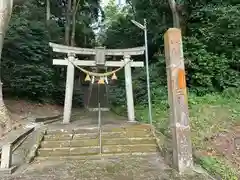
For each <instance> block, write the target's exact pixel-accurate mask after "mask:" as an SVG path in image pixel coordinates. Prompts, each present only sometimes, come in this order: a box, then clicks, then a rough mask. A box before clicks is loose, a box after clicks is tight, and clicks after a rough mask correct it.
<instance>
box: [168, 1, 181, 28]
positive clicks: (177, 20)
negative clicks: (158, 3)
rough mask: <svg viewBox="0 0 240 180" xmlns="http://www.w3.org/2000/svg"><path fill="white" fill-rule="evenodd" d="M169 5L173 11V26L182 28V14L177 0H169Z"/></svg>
mask: <svg viewBox="0 0 240 180" xmlns="http://www.w3.org/2000/svg"><path fill="white" fill-rule="evenodd" d="M168 3H169V6H170V8H171V11H172V16H173V27H175V28H179V29H181V25H180V16H179V13H178V11H177V4H176V1H175V0H168Z"/></svg>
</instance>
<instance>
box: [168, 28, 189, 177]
mask: <svg viewBox="0 0 240 180" xmlns="http://www.w3.org/2000/svg"><path fill="white" fill-rule="evenodd" d="M164 45H165V59H166V69H167V81H168V102H169V106H170V125H171V128H172V138H173V164H174V166H175V167H176V168H177V169H178V171H179V172H180V173H184V172H186V171H189V170H191V169H192V167H193V158H192V143H191V135H190V133H191V131H190V125H189V113H188V98H187V88H186V79H185V68H184V57H183V48H182V35H181V30H180V29H177V28H170V29H169V30H168V31H167V32H166V33H165V35H164Z"/></svg>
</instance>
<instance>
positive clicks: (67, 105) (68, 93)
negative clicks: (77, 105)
mask: <svg viewBox="0 0 240 180" xmlns="http://www.w3.org/2000/svg"><path fill="white" fill-rule="evenodd" d="M68 59H69V61H68V62H67V63H68V65H67V80H66V90H65V101H64V111H63V124H68V123H70V120H71V112H72V97H73V87H74V69H75V67H74V65H73V64H72V63H71V62H74V60H75V56H74V55H73V54H68Z"/></svg>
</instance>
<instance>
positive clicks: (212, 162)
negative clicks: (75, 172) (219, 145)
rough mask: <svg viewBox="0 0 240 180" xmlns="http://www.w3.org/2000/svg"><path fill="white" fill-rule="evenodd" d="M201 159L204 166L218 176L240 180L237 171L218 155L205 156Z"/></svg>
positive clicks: (224, 178) (225, 179)
mask: <svg viewBox="0 0 240 180" xmlns="http://www.w3.org/2000/svg"><path fill="white" fill-rule="evenodd" d="M199 161H200V162H199V163H200V164H201V165H202V167H203V168H205V169H206V170H207V171H208V172H211V174H212V175H214V176H216V177H219V176H220V178H221V179H223V180H238V177H237V176H236V174H237V173H236V172H235V171H234V170H233V169H232V168H230V167H228V166H227V165H226V162H223V161H221V160H220V159H219V158H218V157H212V156H205V157H202V158H200V160H199Z"/></svg>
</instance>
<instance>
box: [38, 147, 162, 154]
mask: <svg viewBox="0 0 240 180" xmlns="http://www.w3.org/2000/svg"><path fill="white" fill-rule="evenodd" d="M146 152H158V147H157V145H156V144H136V145H105V146H103V147H102V153H103V154H118V153H120V154H121V153H146ZM99 153H100V147H99V146H91V147H74V148H40V149H39V150H38V156H40V157H48V156H82V155H97V154H99Z"/></svg>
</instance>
